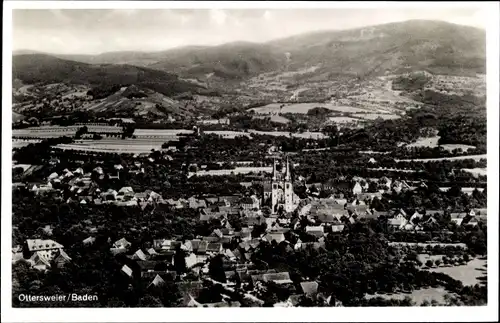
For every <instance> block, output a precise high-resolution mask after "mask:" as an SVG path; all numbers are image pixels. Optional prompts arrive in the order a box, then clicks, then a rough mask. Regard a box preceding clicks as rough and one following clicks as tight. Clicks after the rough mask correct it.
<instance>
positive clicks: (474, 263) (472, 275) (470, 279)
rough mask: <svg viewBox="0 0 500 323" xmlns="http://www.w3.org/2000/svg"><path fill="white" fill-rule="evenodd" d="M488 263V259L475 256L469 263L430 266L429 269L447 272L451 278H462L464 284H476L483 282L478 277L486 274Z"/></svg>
mask: <svg viewBox="0 0 500 323" xmlns="http://www.w3.org/2000/svg"><path fill="white" fill-rule="evenodd" d="M486 264H487V261H486V260H483V259H478V258H474V259H472V260H471V261H469V262H468V263H467V265H460V266H452V267H438V268H430V269H429V270H430V271H433V272H438V273H444V274H447V275H449V276H450V277H451V278H454V279H456V280H460V281H461V282H462V283H463V284H464V285H475V284H479V283H480V282H481V281H480V280H479V279H478V278H480V277H482V276H485V275H486Z"/></svg>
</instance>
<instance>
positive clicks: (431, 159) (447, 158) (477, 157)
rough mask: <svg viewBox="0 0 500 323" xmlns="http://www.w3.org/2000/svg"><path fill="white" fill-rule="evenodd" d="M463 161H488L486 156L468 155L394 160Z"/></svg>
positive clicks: (398, 160) (397, 160)
mask: <svg viewBox="0 0 500 323" xmlns="http://www.w3.org/2000/svg"><path fill="white" fill-rule="evenodd" d="M461 159H473V160H475V161H479V160H481V159H486V154H482V155H468V156H455V157H442V158H418V159H394V160H395V161H396V162H400V161H402V162H408V161H416V162H433V161H442V160H461Z"/></svg>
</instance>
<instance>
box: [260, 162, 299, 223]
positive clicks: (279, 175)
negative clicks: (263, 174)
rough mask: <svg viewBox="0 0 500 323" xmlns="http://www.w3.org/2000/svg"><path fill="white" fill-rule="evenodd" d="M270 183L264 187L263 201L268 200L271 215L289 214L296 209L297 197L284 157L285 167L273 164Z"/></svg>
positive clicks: (287, 163) (288, 163) (288, 164)
mask: <svg viewBox="0 0 500 323" xmlns="http://www.w3.org/2000/svg"><path fill="white" fill-rule="evenodd" d="M272 174H273V175H272V179H271V183H268V184H270V185H267V189H266V187H265V191H264V200H269V199H270V202H271V203H270V207H271V214H272V215H277V214H278V213H280V211H282V212H285V213H289V212H293V211H294V210H295V208H296V207H297V202H298V197H297V196H296V195H295V193H294V192H293V183H292V174H291V171H290V161H289V159H288V157H286V162H285V165H283V164H281V165H280V164H279V163H278V162H277V161H276V160H274V162H273V173H272Z"/></svg>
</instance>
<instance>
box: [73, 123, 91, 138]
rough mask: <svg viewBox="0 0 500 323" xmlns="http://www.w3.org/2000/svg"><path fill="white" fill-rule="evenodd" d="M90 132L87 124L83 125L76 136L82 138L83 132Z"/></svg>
mask: <svg viewBox="0 0 500 323" xmlns="http://www.w3.org/2000/svg"><path fill="white" fill-rule="evenodd" d="M87 132H88V128H87V126H83V127H81V128H80V129H78V130H77V131H76V133H75V138H76V139H80V138H81V137H82V135H83V134H86V133H87Z"/></svg>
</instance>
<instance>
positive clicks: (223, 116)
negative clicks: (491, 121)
mask: <svg viewBox="0 0 500 323" xmlns="http://www.w3.org/2000/svg"><path fill="white" fill-rule="evenodd" d="M245 10H246V9H245ZM245 10H243V9H242V10H239V9H238V10H236V9H235V10H229V9H227V10H222V9H221V10H219V11H212V10H210V11H204V10H201V9H200V10H165V11H162V10H144V11H141V10H131V11H127V12H128V13H127V14H126V15H124V14H123V12H122V11H120V10H109V11H108V10H93V11H85V10H75V12H73V11H72V10H69V11H68V10H65V9H61V10H34V11H29V10H28V11H23V10H20V11H17V13H16V14H15V15H14V16H16V17H15V18H16V19H14V22H15V27H16V28H18V30H19V32H16V33H14V35H16V37H14V41H15V42H17V45H16V46H15V47H14V52H13V55H12V106H11V108H12V123H11V125H12V136H11V138H9V140H11V141H12V152H8V151H7V152H6V154H7V155H9V154H11V156H10V155H9V156H7V157H12V164H11V165H9V166H8V167H11V168H12V169H11V172H12V306H13V307H19V308H26V307H41V308H46V307H89V308H97V307H99V308H100V307H102V308H111V307H132V308H136V307H168V308H170V307H188V308H221V307H225V308H239V307H241V308H246V307H274V308H280V307H289V308H292V307H394V306H485V305H488V303H489V304H491V303H494V302H493V301H492V300H491V299H488V292H491V290H488V288H487V287H488V286H487V285H488V279H490V280H491V277H488V275H487V273H488V272H491V268H489V267H488V252H487V249H488V248H487V240H488V236H487V231H488V206H491V204H490V205H488V204H489V203H491V196H490V201H488V195H491V193H492V192H491V188H490V187H491V183H488V175H487V171H488V168H494V165H493V166H491V162H490V161H489V160H487V159H488V158H487V156H491V150H492V149H496V147H490V146H488V147H487V123H488V122H487V117H486V59H485V58H486V41H485V39H486V32H485V29H481V28H476V27H472V26H466V25H459V24H455V23H451V22H447V21H437V20H418V19H417V20H408V21H403V19H402V20H401V21H399V20H397V19H396V20H395V21H392V20H390V19H389V20H388V21H385V20H384V19H386V18H384V19H382V18H380V17H392V14H390V15H388V14H386V12H385V11H384V12H382V11H379V13H381V14H374V15H373V16H374V17H379V18H380V21H383V23H382V22H381V23H380V24H379V25H373V26H365V24H368V23H369V21H368V19H367V17H368V16H363V15H364V14H363V15H361V14H360V15H361V16H360V17H361V18H352V19H350V20H352V21H355V22H356V24H354V25H352V26H351V25H349V26H347V25H343V23H340V22H339V19H337V18H335V17H341V16H342V17H344V16H345V17H347V16H349V15H353V17H354V16H356V15H357V14H356V12H357V11H356V10H350V11H349V14H344V13H342V12H341V11H335V10H336V9H335V10H333V9H332V10H327V9H321V10H312V9H311V10H299V11H300V15H299V14H297V12H296V11H293V10H292V11H289V10H287V11H286V12H287V14H284V11H280V10H278V9H276V10H270V9H269V10H263V9H262V10H261V9H259V10H257V9H256V10H255V11H252V12H253V13H252V18H249V17H247V14H248V12H247V11H245ZM370 10H374V12H375V11H376V10H375V9H370ZM377 10H378V9H377ZM450 10H451V9H450ZM471 10H472V9H471ZM76 11H78V13H76ZM214 12H215V13H217V15H215V16H214ZM294 12H295V14H296V16H295V17H294V18H286V19H285V18H283V17H285V16H286V17H289V16H287V15H288V14H290V15H294ZM360 12H361V11H360ZM363 12H364V11H363ZM471 12H472V11H471ZM468 14H470V12H469V13H468ZM81 15H82V16H81ZM309 15H310V16H309ZM329 15H330V16H329ZM306 16H307V17H309V18H307V19H306V18H304V17H306ZM404 16H405V17H406V16H408V15H406V14H405V15H404ZM412 16H413V11H412ZM414 16H415V17H417V16H418V15H417V14H415V15H414ZM145 17H147V18H145ZM221 17H222V18H221ZM225 17H226V18H227V20H226V18H225ZM280 17H281V18H280ZM290 17H291V16H290ZM321 17H323V18H321ZM188 18H189V19H191V20H189V19H188ZM185 19H188V20H186V21H187V22H186V21H185ZM275 19H276V20H279V21H280V22H279V23H276V24H275V23H274V22H273V21H274V20H275ZM280 19H281V20H280ZM303 19H305V20H303ZM370 19H371V18H370ZM377 19H378V18H377ZM391 19H392V18H391ZM405 19H406V18H405ZM457 19H458V18H457ZM320 20H322V21H323V23H324V24H323V25H322V28H325V27H327V26H329V27H328V28H330V27H335V28H337V29H335V28H334V29H331V30H330V29H328V28H327V29H328V30H326V31H321V28H320V27H321V26H315V27H314V26H312V27H307V26H308V25H314V23H316V22H317V21H320ZM340 20H342V19H340ZM458 20H460V19H458ZM458 20H453V21H458ZM113 21H114V23H116V26H119V27H114V26H113V24H114V23H113ZM131 21H133V23H131ZM189 21H190V22H189ZM195 21H196V24H199V25H196V28H194V29H190V27H189V26H191V25H192V24H195ZM370 21H372V20H370ZM49 22H54V23H56V22H57V23H59V24H60V25H58V28H53V26H52V25H51V26H52V27H51V26H45V25H46V24H48V23H49ZM235 22H242V23H241V24H235V25H230V24H232V23H235ZM243 22H245V23H243ZM344 22H347V21H346V20H345V21H344ZM65 24H68V26H66V27H61V26H64V25H65ZM150 24H152V25H154V28H153V27H152V28H149V27H148V28H146V27H144V26H150ZM161 24H165V25H162V26H159V25H161ZM225 24H226V25H225ZM273 24H274V25H273ZM38 25H40V27H38ZM69 25H71V26H69ZM167 25H168V26H167ZM34 26H37V28H34ZM83 26H85V27H83ZM244 26H247V27H244ZM250 26H251V27H250ZM256 26H261V27H262V29H260V27H256ZM285 26H290V28H288V27H287V28H285ZM292 26H293V28H291V27H292ZM70 27H71V28H70ZM188 27H189V28H188ZM306 27H307V28H306ZM213 28H215V29H213ZM241 28H247V29H246V31H245V32H242V31H241V30H242V29H241ZM146 29H147V31H145V30H146ZM288 29H289V30H288ZM61 30H63V31H65V32H67V34H65V35H64V37H63V36H61V37H59V38H58V37H56V36H53V35H52V34H51V33H53V34H59V33H60V32H61ZM238 30H240V32H239V33H237V31H238ZM259 30H260V32H259ZM27 31H28V32H27ZM229 31H231V32H229ZM233 31H234V35H233V34H232V32H233ZM285 31H286V32H285ZM292 32H293V33H295V32H297V33H298V34H293V33H292ZM40 33H41V34H40ZM45 33H47V34H48V35H49V37H45V36H44V35H45ZM153 33H154V35H152V34H153ZM254 33H255V39H253V38H247V37H246V36H247V35H250V34H254ZM259 33H260V34H259ZM268 34H269V35H268ZM34 35H38V36H37V37H36V38H35V37H33V36H34ZM106 35H107V36H106ZM188 35H191V36H192V37H191V36H189V37H188ZM215 35H217V40H214V37H215ZM42 36H43V37H42ZM105 36H106V37H108V38H106V37H105ZM174 36H175V37H174ZM184 36H185V37H184ZM264 36H266V37H264ZM235 37H239V38H235ZM174 38H175V39H176V40H175V41H174V40H173V39H174ZM184 38H186V39H184ZM23 39H31V41H30V42H24V41H23ZM54 39H58V40H59V41H58V42H57V44H56V43H54V42H53V40H54ZM201 39H203V41H205V39H206V41H207V44H208V45H207V44H206V45H201V43H200V44H198V41H197V40H201ZM210 39H212V40H210ZM257 39H258V41H257ZM177 40H178V41H179V42H180V43H176V45H175V46H181V45H180V44H181V43H182V44H184V45H186V46H184V45H182V46H181V47H175V46H174V44H173V43H172V42H177ZM181 41H182V42H181ZM254 41H256V42H254ZM184 42H185V43H184ZM225 42H227V43H225ZM66 43H67V44H68V45H67V46H66ZM120 44H121V45H120ZM63 45H64V46H63ZM71 45H72V46H73V47H74V48H71ZM118 45H119V46H118ZM153 45H154V48H155V49H154V50H153V49H151V46H153ZM198 45H199V46H198ZM26 46H28V47H31V46H37V48H31V49H30V48H25V47H26ZM58 46H59V47H58ZM123 46H125V47H123ZM148 46H150V47H148ZM156 46H158V47H156ZM143 47H144V48H143ZM126 48H127V49H130V51H122V50H124V49H126ZM108 50H109V51H108ZM87 51H88V53H87ZM105 51H106V52H105ZM488 88H489V86H488ZM488 95H489V94H488ZM488 132H490V129H488ZM490 171H491V169H490ZM4 175H5V174H4ZM7 175H10V174H7ZM488 184H490V185H488ZM9 185H10V183H9ZM488 189H489V190H490V192H488ZM488 193H490V194H488ZM490 210H491V208H490ZM497 215H498V214H491V213H490V214H489V216H490V218H491V217H492V216H493V217H496V216H497ZM491 224H492V222H491V221H490V226H491ZM493 224H495V223H493ZM490 229H491V227H490ZM490 238H491V236H490ZM490 248H491V245H490ZM490 251H491V250H490ZM490 255H491V253H490ZM493 260H494V259H493ZM490 261H491V258H490ZM490 284H491V281H490ZM128 319H129V320H130V319H132V317H130V318H128Z"/></svg>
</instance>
